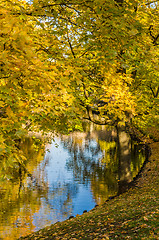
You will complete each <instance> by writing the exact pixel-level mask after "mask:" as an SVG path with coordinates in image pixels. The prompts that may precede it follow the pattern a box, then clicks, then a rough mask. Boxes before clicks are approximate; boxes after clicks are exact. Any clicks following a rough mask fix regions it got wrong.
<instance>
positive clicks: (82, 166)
mask: <svg viewBox="0 0 159 240" xmlns="http://www.w3.org/2000/svg"><path fill="white" fill-rule="evenodd" d="M113 131H114V130H113ZM112 135H113V134H112ZM112 135H111V131H103V130H102V131H101V130H100V131H92V132H88V133H81V134H80V133H77V134H76V135H75V136H72V135H70V136H67V137H66V136H64V137H62V139H61V140H62V143H63V145H64V147H65V148H67V149H68V150H69V154H70V158H69V159H68V160H67V169H68V170H72V171H73V174H74V178H75V179H76V181H77V180H78V182H79V183H82V184H85V185H87V184H88V182H91V189H92V192H93V195H94V198H95V199H96V201H97V202H98V203H99V202H103V200H101V198H102V199H104V200H106V199H107V198H108V196H110V195H114V194H116V191H117V190H116V189H117V182H116V178H117V174H118V173H116V171H115V170H116V164H114V161H116V159H115V157H116V154H115V152H116V144H113V147H112V142H113V143H114V139H115V136H112ZM104 139H105V141H104ZM106 140H107V141H110V142H106ZM103 142H105V143H106V144H107V146H108V145H110V147H108V149H107V151H106V150H105V149H103V148H102V146H101V145H102V143H103ZM106 154H107V157H108V155H109V159H111V161H110V162H111V166H110V162H109V163H108V162H105V161H103V159H104V158H105V157H106ZM115 163H116V162H115ZM113 165H114V166H115V167H114V168H112V166H113Z"/></svg>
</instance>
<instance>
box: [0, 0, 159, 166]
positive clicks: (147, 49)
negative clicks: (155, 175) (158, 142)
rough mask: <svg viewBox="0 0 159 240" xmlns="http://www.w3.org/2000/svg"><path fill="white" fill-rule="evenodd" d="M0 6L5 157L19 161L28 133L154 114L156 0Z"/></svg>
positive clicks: (140, 119) (5, 3)
mask: <svg viewBox="0 0 159 240" xmlns="http://www.w3.org/2000/svg"><path fill="white" fill-rule="evenodd" d="M0 7H1V10H0V11H1V12H0V16H1V18H0V25H1V29H2V30H1V35H0V38H1V49H2V51H1V57H0V61H1V110H0V111H1V113H0V114H1V156H2V157H3V158H6V159H10V160H9V161H10V162H12V161H13V159H15V158H16V159H18V161H21V158H20V156H22V155H23V153H20V152H19V151H20V150H19V149H18V142H19V141H21V139H22V138H23V137H24V136H25V135H26V134H27V132H28V130H31V131H32V130H34V131H35V130H36V131H39V130H43V131H48V130H52V131H67V132H69V131H72V130H75V129H79V128H80V127H81V125H80V122H81V120H82V119H89V120H90V121H92V122H94V123H97V124H115V125H118V124H121V123H122V124H124V123H127V122H129V121H130V119H132V121H133V122H134V124H137V125H141V124H143V123H144V122H145V118H147V119H149V116H151V118H155V119H157V118H156V115H157V106H158V105H157V104H158V102H157V101H158V100H157V99H158V91H159V90H158V89H159V88H158V76H159V73H158V55H159V50H158V44H159V34H158V27H159V24H158V21H157V17H158V1H145V0H142V1H138V0H135V1H131V0H127V1H120V0H110V1H106V0H100V1H99V0H90V1H87V0H86V1H83V0H77V1H74V0H72V1H70V0H68V1H63V0H56V1H53V0H50V1H48V0H45V1H38V0H34V1H30V2H29V3H28V2H25V1H24V2H22V1H21V2H18V1H13V0H11V1H3V2H2V3H1V5H0ZM147 116H148V117H147ZM143 120H144V121H143Z"/></svg>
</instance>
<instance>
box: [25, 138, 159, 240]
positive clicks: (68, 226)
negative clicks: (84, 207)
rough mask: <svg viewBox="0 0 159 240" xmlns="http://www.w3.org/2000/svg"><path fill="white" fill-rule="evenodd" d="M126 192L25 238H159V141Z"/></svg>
mask: <svg viewBox="0 0 159 240" xmlns="http://www.w3.org/2000/svg"><path fill="white" fill-rule="evenodd" d="M150 148H151V156H150V158H149V161H148V162H147V163H146V165H145V167H144V169H143V171H142V172H141V174H140V176H139V178H138V179H137V180H136V182H134V185H133V186H132V187H131V188H130V189H129V190H128V191H127V192H125V193H123V194H122V195H120V196H117V197H116V198H114V199H112V200H109V201H107V202H106V203H105V204H103V205H101V206H98V207H96V208H94V209H93V210H91V211H90V212H88V213H84V214H83V215H80V216H76V218H72V219H69V220H66V221H64V222H59V223H56V224H54V225H51V226H50V227H46V228H44V229H42V230H40V231H38V232H36V233H33V234H31V235H29V236H26V237H24V238H21V239H28V240H29V239H49V240H51V239H56V240H58V239H63V240H65V239H72V240H73V239H82V240H84V239H103V240H104V239H159V220H158V219H159V174H158V173H159V164H158V163H159V142H155V143H151V144H150Z"/></svg>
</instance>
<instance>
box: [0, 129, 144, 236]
mask: <svg viewBox="0 0 159 240" xmlns="http://www.w3.org/2000/svg"><path fill="white" fill-rule="evenodd" d="M55 140H56V144H55V142H53V143H52V144H50V145H48V146H47V149H49V151H46V154H45V157H44V158H43V149H42V150H40V151H39V150H38V151H35V149H33V148H32V145H33V143H32V141H31V142H30V140H29V139H27V140H26V141H25V143H24V144H23V146H22V148H23V151H25V152H26V156H27V158H28V161H26V163H25V167H23V168H18V167H16V169H14V171H13V169H12V171H11V169H10V172H11V173H9V170H8V171H7V173H6V174H8V176H9V177H8V178H9V180H7V177H6V178H3V177H1V178H0V184H1V185H0V198H1V202H0V239H16V238H18V237H19V236H22V235H26V234H29V233H30V232H32V231H36V230H38V229H40V228H42V227H45V226H47V225H50V224H51V223H55V222H56V221H62V220H64V219H67V218H68V217H69V216H70V215H76V214H82V212H83V211H84V210H85V209H86V210H87V211H88V210H90V209H92V208H93V207H94V205H95V204H100V203H103V202H104V201H105V200H107V199H108V198H109V197H110V196H114V195H116V194H118V193H120V192H121V191H122V190H123V184H125V183H129V182H130V181H132V179H133V178H134V177H135V176H136V175H137V173H138V171H139V170H140V168H141V166H142V164H143V162H144V159H145V157H144V150H142V147H141V146H139V145H137V144H135V143H134V142H132V141H131V139H130V137H129V135H128V134H127V133H126V132H125V131H124V130H122V129H117V130H116V129H114V128H112V129H109V130H106V129H105V127H101V126H100V127H99V126H93V125H87V126H86V129H85V132H82V133H72V134H71V135H69V136H59V137H58V138H56V139H55ZM56 145H58V147H57V146H56ZM0 171H1V169H0ZM0 173H2V174H1V176H4V174H5V173H4V171H3V172H0ZM11 176H12V177H11ZM4 179H5V180H4Z"/></svg>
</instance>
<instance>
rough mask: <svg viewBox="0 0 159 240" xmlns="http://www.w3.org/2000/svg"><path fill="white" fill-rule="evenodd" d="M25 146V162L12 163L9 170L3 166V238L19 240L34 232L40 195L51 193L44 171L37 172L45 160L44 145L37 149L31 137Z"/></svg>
mask: <svg viewBox="0 0 159 240" xmlns="http://www.w3.org/2000/svg"><path fill="white" fill-rule="evenodd" d="M21 147H22V150H23V151H25V153H26V161H25V163H24V165H23V166H20V165H19V164H15V165H13V166H8V167H7V168H6V171H5V172H4V171H3V172H1V169H0V176H1V178H0V183H1V187H0V199H1V201H0V219H1V223H0V238H1V237H2V238H4V237H5V239H17V238H18V237H19V236H20V235H25V234H28V233H29V232H31V231H33V230H34V229H35V226H34V225H33V222H32V220H33V215H34V213H35V212H37V211H39V208H40V206H41V202H40V200H39V199H40V196H41V194H43V195H44V196H47V186H46V183H44V181H43V179H42V178H40V177H39V176H40V174H37V175H36V174H35V175H34V174H33V172H34V169H35V168H36V166H37V164H38V163H39V162H40V161H41V160H42V159H43V148H41V150H40V149H39V150H38V151H36V150H35V148H34V146H33V140H32V139H29V138H27V139H26V140H25V141H24V142H23V144H22V145H21ZM36 149H37V148H36ZM8 229H9V232H8Z"/></svg>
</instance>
